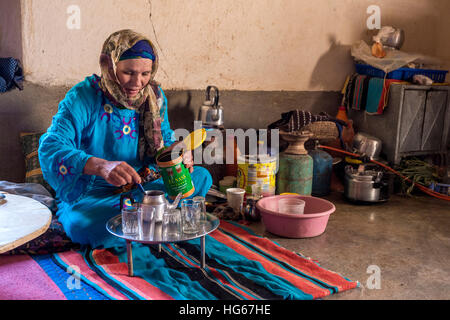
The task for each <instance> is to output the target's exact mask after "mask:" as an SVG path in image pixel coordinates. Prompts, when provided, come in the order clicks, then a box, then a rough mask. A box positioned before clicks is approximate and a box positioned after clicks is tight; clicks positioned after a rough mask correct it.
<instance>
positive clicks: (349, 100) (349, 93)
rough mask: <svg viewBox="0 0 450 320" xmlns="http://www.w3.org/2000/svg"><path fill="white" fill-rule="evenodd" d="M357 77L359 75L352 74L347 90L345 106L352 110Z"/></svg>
mask: <svg viewBox="0 0 450 320" xmlns="http://www.w3.org/2000/svg"><path fill="white" fill-rule="evenodd" d="M357 76H358V74H357V73H354V74H352V75H351V76H350V78H349V80H348V83H347V85H346V88H345V94H344V102H343V105H344V106H346V108H347V109H350V108H351V106H352V101H353V93H354V90H355V80H356V77H357Z"/></svg>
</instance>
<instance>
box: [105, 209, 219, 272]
mask: <svg viewBox="0 0 450 320" xmlns="http://www.w3.org/2000/svg"><path fill="white" fill-rule="evenodd" d="M206 216H207V220H206V221H205V222H204V223H202V225H201V226H200V227H199V231H198V232H197V233H193V234H185V233H181V234H180V236H179V237H173V238H166V237H163V235H162V223H161V222H155V223H154V224H152V227H151V229H150V232H149V235H148V236H147V237H143V236H142V235H136V236H125V235H124V234H123V232H122V215H121V214H119V215H117V216H115V217H113V218H111V219H110V220H109V221H108V222H107V223H106V229H107V230H108V231H109V232H110V233H111V234H113V235H114V236H116V237H119V238H122V239H125V240H126V243H127V260H128V275H129V276H131V277H132V276H133V275H134V272H133V251H132V243H133V242H139V243H144V244H157V245H158V248H159V251H161V244H164V243H174V242H182V241H188V240H193V239H198V238H200V249H201V259H200V265H201V267H202V268H204V267H205V241H206V235H207V234H209V233H211V232H213V231H214V230H216V229H217V228H218V227H219V223H220V222H219V219H218V218H217V217H216V216H213V215H212V214H209V213H207V214H206Z"/></svg>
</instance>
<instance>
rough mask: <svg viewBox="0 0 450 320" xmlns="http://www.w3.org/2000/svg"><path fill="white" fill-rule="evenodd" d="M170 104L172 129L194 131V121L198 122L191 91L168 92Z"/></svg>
mask: <svg viewBox="0 0 450 320" xmlns="http://www.w3.org/2000/svg"><path fill="white" fill-rule="evenodd" d="M166 95H167V100H168V103H169V108H168V110H169V111H168V112H169V114H168V116H169V122H170V127H171V128H172V129H173V130H175V129H178V128H184V129H187V130H189V131H192V130H193V128H194V125H193V123H194V121H195V120H197V114H196V113H195V108H196V105H195V104H194V103H193V102H192V92H191V91H169V92H166Z"/></svg>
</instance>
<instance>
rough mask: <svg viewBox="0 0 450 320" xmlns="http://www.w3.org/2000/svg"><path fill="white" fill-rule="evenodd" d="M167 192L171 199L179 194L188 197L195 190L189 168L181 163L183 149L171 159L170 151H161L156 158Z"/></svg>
mask: <svg viewBox="0 0 450 320" xmlns="http://www.w3.org/2000/svg"><path fill="white" fill-rule="evenodd" d="M156 164H157V165H158V167H159V170H160V172H161V176H162V178H163V181H164V186H165V187H166V190H167V193H168V194H169V197H170V198H171V199H175V197H176V196H177V195H178V194H179V193H182V194H183V198H186V197H189V196H190V195H192V194H193V193H194V191H195V187H194V184H193V182H192V179H191V174H190V173H189V170H188V169H187V168H186V167H185V166H184V164H183V151H182V150H181V151H180V153H179V154H177V156H176V157H175V159H172V152H171V151H168V152H163V153H161V154H160V155H159V156H158V157H157V158H156Z"/></svg>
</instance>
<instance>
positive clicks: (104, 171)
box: [84, 157, 142, 187]
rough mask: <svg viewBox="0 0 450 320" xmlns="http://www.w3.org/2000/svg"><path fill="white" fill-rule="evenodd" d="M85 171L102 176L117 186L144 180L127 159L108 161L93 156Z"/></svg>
mask: <svg viewBox="0 0 450 320" xmlns="http://www.w3.org/2000/svg"><path fill="white" fill-rule="evenodd" d="M84 173H85V174H90V175H97V176H100V177H102V178H103V179H105V180H106V182H108V183H110V184H112V185H114V186H116V187H121V186H123V185H126V184H129V183H141V182H142V180H141V177H140V176H139V174H138V173H137V172H136V170H134V169H133V167H132V166H130V165H129V164H128V163H126V162H125V161H108V160H104V159H100V158H95V157H91V158H89V159H88V161H87V162H86V166H85V167H84Z"/></svg>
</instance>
